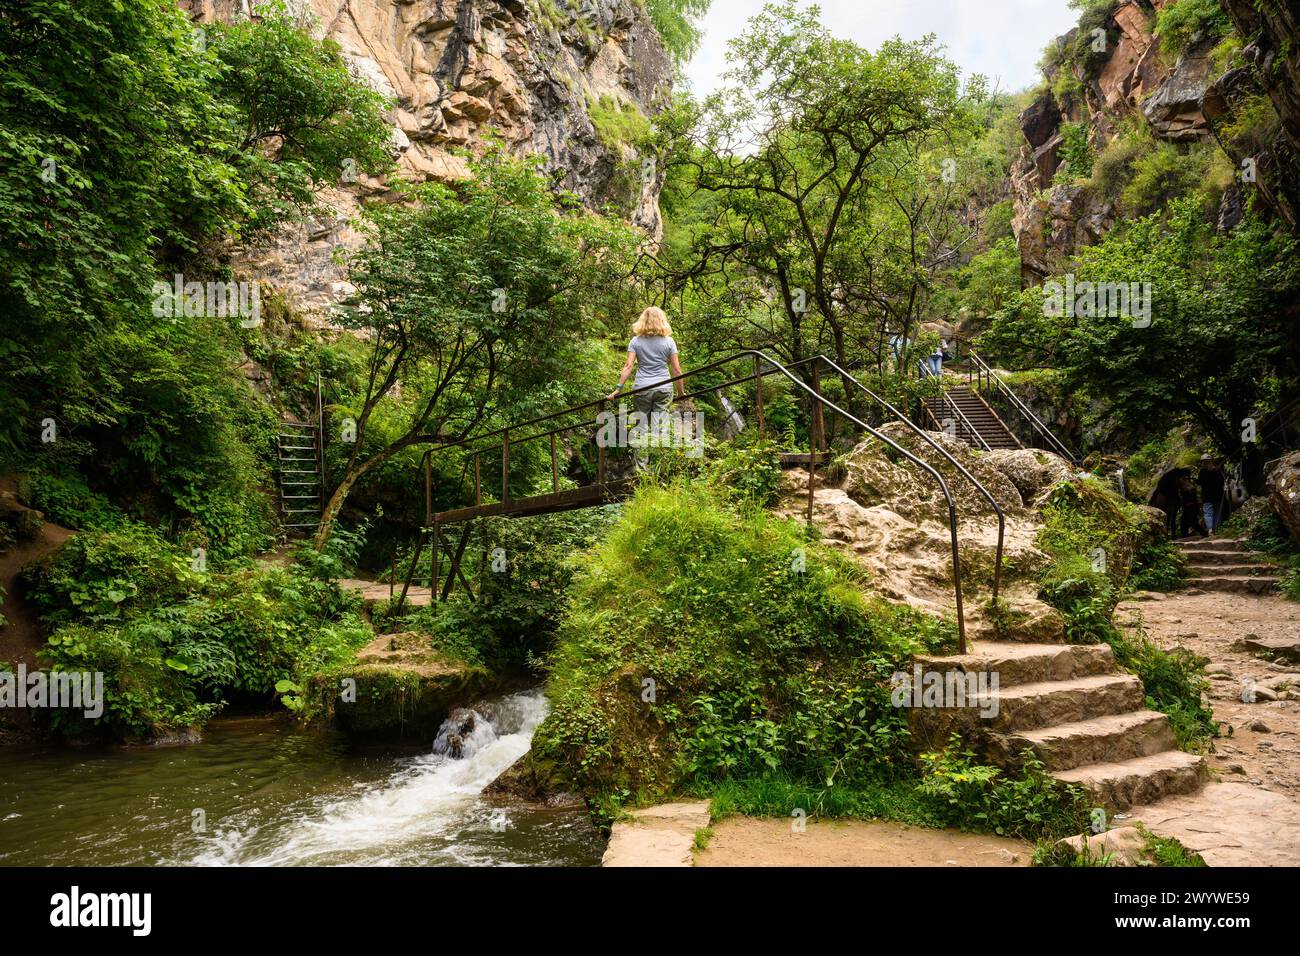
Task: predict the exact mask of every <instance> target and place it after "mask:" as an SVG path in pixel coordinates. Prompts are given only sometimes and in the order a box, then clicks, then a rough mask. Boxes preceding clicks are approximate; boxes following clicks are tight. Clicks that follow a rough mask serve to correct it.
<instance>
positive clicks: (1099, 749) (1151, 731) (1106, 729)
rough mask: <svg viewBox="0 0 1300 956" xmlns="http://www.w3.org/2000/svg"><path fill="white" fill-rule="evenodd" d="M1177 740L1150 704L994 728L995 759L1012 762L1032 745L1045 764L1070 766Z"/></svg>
mask: <svg viewBox="0 0 1300 956" xmlns="http://www.w3.org/2000/svg"><path fill="white" fill-rule="evenodd" d="M1177 745H1178V743H1177V741H1176V740H1175V739H1174V732H1173V730H1172V729H1171V728H1170V726H1169V718H1168V717H1166V716H1165V715H1164V714H1162V713H1160V712H1159V711H1155V710H1136V711H1132V712H1130V713H1126V714H1107V715H1105V716H1102V717H1091V718H1089V719H1088V720H1076V721H1073V722H1071V723H1068V724H1057V725H1055V726H1053V727H1043V728H1040V729H1038V730H1026V731H1020V732H1018V733H1012V734H994V735H993V739H992V746H993V748H994V751H993V756H994V759H995V761H996V762H1000V763H1003V764H1006V763H1013V762H1014V761H1015V760H1016V758H1017V756H1018V755H1019V754H1020V753H1021V752H1022V751H1025V750H1032V751H1033V752H1034V753H1035V754H1036V755H1037V756H1038V759H1039V760H1041V761H1042V762H1043V763H1044V764H1045V765H1046V766H1047V769H1048V770H1069V769H1072V768H1074V767H1080V766H1083V765H1085V764H1098V763H1114V762H1117V761H1122V760H1131V759H1133V758H1135V757H1146V756H1150V755H1151V754H1157V753H1160V752H1162V751H1165V750H1172V749H1174V748H1175V747H1176V746H1177Z"/></svg>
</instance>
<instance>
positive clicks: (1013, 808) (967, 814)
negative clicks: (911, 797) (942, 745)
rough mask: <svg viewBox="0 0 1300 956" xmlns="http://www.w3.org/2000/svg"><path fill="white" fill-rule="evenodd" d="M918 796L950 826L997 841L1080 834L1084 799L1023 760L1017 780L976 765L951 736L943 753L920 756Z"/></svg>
mask: <svg viewBox="0 0 1300 956" xmlns="http://www.w3.org/2000/svg"><path fill="white" fill-rule="evenodd" d="M921 766H922V775H921V785H920V792H921V794H922V795H923V796H924V797H926V798H927V799H928V800H929V801H931V803H932V805H933V806H934V809H935V813H936V814H937V815H938V816H939V817H940V818H941V819H942V820H943V821H944V822H945V823H946V824H947V825H950V826H956V827H960V828H961V829H963V830H977V831H992V832H993V833H997V834H1000V835H1002V836H1011V837H1024V838H1028V839H1034V838H1040V837H1051V836H1056V837H1061V836H1066V835H1069V834H1074V833H1078V832H1079V831H1080V830H1082V829H1084V828H1085V826H1086V823H1087V819H1088V803H1089V801H1088V799H1087V797H1086V796H1085V794H1084V792H1083V791H1082V790H1079V789H1077V788H1074V787H1066V786H1063V785H1062V784H1061V783H1059V782H1058V781H1056V780H1054V779H1053V778H1052V777H1051V776H1049V775H1048V773H1047V771H1046V769H1045V768H1044V767H1043V765H1042V763H1041V762H1039V761H1038V760H1037V759H1036V758H1034V757H1033V756H1032V755H1031V756H1029V757H1027V758H1026V760H1025V762H1024V765H1023V767H1022V768H1021V772H1020V775H1019V776H1008V775H1006V774H1004V772H1003V771H1002V770H1000V769H998V768H997V767H989V766H984V765H982V764H978V763H976V762H975V754H974V753H973V752H972V751H970V750H968V749H966V748H964V747H963V746H962V741H961V738H960V737H958V736H957V735H956V734H954V735H953V737H952V739H951V740H950V741H949V743H948V747H947V749H946V750H943V751H940V752H937V753H925V754H922V755H921Z"/></svg>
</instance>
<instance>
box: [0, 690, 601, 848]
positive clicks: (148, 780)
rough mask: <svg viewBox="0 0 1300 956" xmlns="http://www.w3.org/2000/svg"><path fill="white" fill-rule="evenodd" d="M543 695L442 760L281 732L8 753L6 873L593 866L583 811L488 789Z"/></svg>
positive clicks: (235, 721)
mask: <svg viewBox="0 0 1300 956" xmlns="http://www.w3.org/2000/svg"><path fill="white" fill-rule="evenodd" d="M545 712H546V701H545V698H544V697H543V696H542V693H541V691H537V690H535V691H525V692H523V693H519V694H511V695H509V696H506V697H502V698H498V699H496V700H494V701H490V702H488V703H487V704H485V705H482V706H480V707H479V708H478V709H477V710H476V720H475V721H474V725H473V728H472V730H469V731H468V732H465V733H461V734H458V735H457V736H453V734H457V732H458V731H461V730H463V729H465V728H464V725H463V723H461V722H452V721H449V722H448V723H447V724H444V725H443V729H442V730H441V731H440V733H439V735H438V738H437V740H436V741H435V742H434V743H433V744H432V746H431V747H430V752H428V753H424V754H418V755H409V754H407V755H393V754H391V753H388V754H376V753H369V754H367V753H364V752H358V751H357V750H356V749H355V748H353V747H351V746H350V745H349V742H348V741H347V740H346V739H345V738H343V737H342V736H339V735H318V734H306V733H301V732H299V731H296V730H294V729H290V728H287V727H286V726H285V725H284V724H283V723H281V722H278V721H275V720H272V719H270V718H247V719H241V718H230V719H225V720H217V721H215V722H213V723H212V724H211V725H210V726H209V728H208V730H207V731H206V732H205V736H204V739H203V741H202V742H201V743H198V744H192V745H189V746H182V747H166V748H131V749H125V748H115V749H102V750H93V751H92V750H74V749H49V750H33V749H26V750H15V749H7V750H2V751H0V865H19V864H26V865H82V866H85V865H99V864H121V865H135V864H180V865H189V864H193V865H210V866H263V865H291V866H292V865H322V866H327V865H343V864H358V865H380V866H384V865H388V866H403V865H426V866H427V865H457V864H499V865H525V866H527V865H557V864H559V865H592V864H596V863H598V862H599V861H600V854H601V851H602V849H603V846H602V841H601V839H600V837H599V835H598V834H597V833H596V831H595V830H594V829H593V828H592V827H591V825H590V823H589V822H588V820H587V817H586V814H585V813H584V812H582V811H580V810H551V809H544V808H536V807H524V806H519V805H517V804H514V803H510V802H502V801H497V800H492V799H489V798H485V797H483V796H482V795H481V792H482V790H483V788H484V787H485V786H486V785H487V784H488V783H490V782H491V781H492V780H493V779H494V778H495V777H496V776H497V775H498V774H499V773H500V772H501V771H503V770H505V769H506V768H507V767H509V766H510V764H512V763H513V762H514V761H515V760H516V759H517V758H518V757H520V756H521V755H522V754H523V753H524V752H525V751H526V750H527V749H528V746H529V742H530V741H531V739H532V735H533V730H534V729H535V728H536V727H537V725H538V724H539V723H540V722H541V720H542V717H543V716H545Z"/></svg>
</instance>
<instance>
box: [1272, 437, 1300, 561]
mask: <svg viewBox="0 0 1300 956" xmlns="http://www.w3.org/2000/svg"><path fill="white" fill-rule="evenodd" d="M1265 481H1266V482H1267V483H1268V505H1269V507H1270V508H1272V509H1273V512H1274V514H1276V515H1277V516H1278V517H1279V518H1281V519H1282V523H1283V524H1285V525H1286V529H1287V531H1289V532H1291V538H1292V540H1294V541H1297V542H1300V452H1292V453H1291V454H1289V455H1286V456H1284V457H1282V458H1279V459H1278V460H1277V461H1275V462H1272V463H1271V464H1270V465H1269V467H1268V470H1267V473H1266V477H1265Z"/></svg>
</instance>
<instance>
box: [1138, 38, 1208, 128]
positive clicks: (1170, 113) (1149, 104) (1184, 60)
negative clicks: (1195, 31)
mask: <svg viewBox="0 0 1300 956" xmlns="http://www.w3.org/2000/svg"><path fill="white" fill-rule="evenodd" d="M1213 48H1214V43H1213V42H1210V43H1201V44H1198V45H1196V46H1194V47H1192V48H1191V49H1190V50H1188V51H1187V52H1186V53H1185V54H1184V55H1183V56H1182V57H1180V58H1179V60H1178V64H1177V65H1176V66H1175V67H1174V71H1173V72H1172V73H1170V74H1169V76H1168V77H1167V78H1166V79H1165V81H1164V82H1163V83H1161V84H1160V86H1159V88H1158V89H1157V90H1156V91H1155V93H1153V94H1152V95H1151V96H1150V97H1148V98H1147V99H1146V100H1145V101H1144V102H1143V103H1142V113H1143V114H1144V115H1145V116H1146V118H1147V122H1148V123H1150V124H1151V129H1152V130H1153V131H1154V132H1155V133H1156V135H1157V136H1160V137H1162V138H1164V139H1170V140H1175V141H1181V140H1195V139H1203V138H1205V135H1206V133H1207V129H1206V125H1205V116H1204V115H1203V114H1202V112H1201V98H1202V97H1203V96H1205V91H1206V89H1207V88H1208V87H1209V85H1210V79H1211V77H1210V70H1211V67H1212V65H1213V64H1212V63H1211V62H1210V52H1211V51H1212V50H1213Z"/></svg>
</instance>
